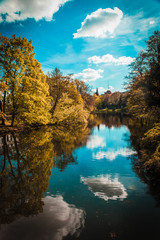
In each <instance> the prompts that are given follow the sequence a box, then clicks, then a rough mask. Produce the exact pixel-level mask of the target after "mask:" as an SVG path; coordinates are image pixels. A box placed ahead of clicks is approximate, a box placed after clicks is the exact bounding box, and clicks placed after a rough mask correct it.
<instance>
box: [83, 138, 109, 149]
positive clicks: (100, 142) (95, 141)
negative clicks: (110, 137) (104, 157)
mask: <svg viewBox="0 0 160 240" xmlns="http://www.w3.org/2000/svg"><path fill="white" fill-rule="evenodd" d="M86 146H87V148H89V149H93V148H97V147H105V146H106V142H105V139H104V138H102V137H99V136H96V135H93V136H90V137H89V139H88V141H87V143H86Z"/></svg>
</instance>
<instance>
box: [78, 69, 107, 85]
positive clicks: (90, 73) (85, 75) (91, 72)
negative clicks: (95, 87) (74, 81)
mask: <svg viewBox="0 0 160 240" xmlns="http://www.w3.org/2000/svg"><path fill="white" fill-rule="evenodd" d="M103 72H104V70H102V69H98V70H95V69H92V68H87V69H84V70H83V71H82V72H80V73H77V74H74V78H80V79H81V80H83V81H84V82H87V81H88V82H91V81H96V80H97V79H99V78H102V75H101V73H103Z"/></svg>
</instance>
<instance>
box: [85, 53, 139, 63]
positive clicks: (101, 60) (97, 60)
mask: <svg viewBox="0 0 160 240" xmlns="http://www.w3.org/2000/svg"><path fill="white" fill-rule="evenodd" d="M134 60H135V58H131V57H126V56H122V57H119V58H114V57H113V56H112V55H111V54H106V55H104V56H102V57H100V56H93V57H89V58H88V61H89V63H95V64H99V63H106V64H116V65H128V64H130V63H131V62H133V61H134Z"/></svg>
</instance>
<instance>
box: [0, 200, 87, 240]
mask: <svg viewBox="0 0 160 240" xmlns="http://www.w3.org/2000/svg"><path fill="white" fill-rule="evenodd" d="M43 201H44V207H43V213H40V214H39V215H38V216H35V217H29V218H25V217H21V218H20V219H18V220H16V221H15V222H13V223H12V224H10V225H8V226H6V225H2V226H1V230H2V231H1V236H0V240H10V239H12V240H22V239H25V240H32V239H34V240H39V239H42V240H50V239H52V240H62V239H63V237H65V236H67V235H68V234H70V235H71V236H73V235H75V237H78V236H79V234H80V231H81V229H82V228H83V227H84V222H85V220H84V217H85V213H84V211H83V210H81V209H77V208H76V207H75V206H73V205H69V204H68V203H66V202H65V201H64V200H63V198H62V196H57V197H50V196H47V197H45V198H44V199H43ZM11 236H12V237H11Z"/></svg>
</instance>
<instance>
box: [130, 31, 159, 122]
mask: <svg viewBox="0 0 160 240" xmlns="http://www.w3.org/2000/svg"><path fill="white" fill-rule="evenodd" d="M146 43H147V47H146V49H145V50H143V51H142V52H140V54H139V55H138V57H137V58H136V60H135V61H134V62H133V63H132V64H131V72H130V75H129V80H130V82H129V98H128V107H129V110H130V111H131V113H133V114H134V115H135V116H137V117H144V116H145V117H147V116H151V115H152V114H151V112H152V113H153V112H157V114H158V113H159V114H160V32H159V31H155V32H154V34H153V35H152V36H151V37H150V38H149V40H148V41H147V42H146Z"/></svg>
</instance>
